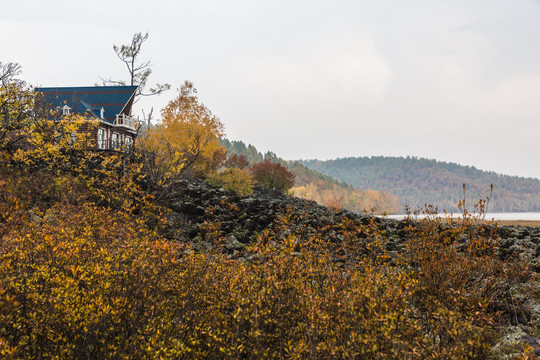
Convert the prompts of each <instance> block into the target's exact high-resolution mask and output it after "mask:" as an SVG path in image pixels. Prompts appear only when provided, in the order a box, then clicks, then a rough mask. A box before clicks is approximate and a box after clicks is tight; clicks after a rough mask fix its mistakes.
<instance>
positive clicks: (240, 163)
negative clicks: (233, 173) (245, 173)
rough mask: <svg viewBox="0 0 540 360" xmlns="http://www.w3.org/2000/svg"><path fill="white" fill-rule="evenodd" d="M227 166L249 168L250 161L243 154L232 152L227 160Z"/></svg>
mask: <svg viewBox="0 0 540 360" xmlns="http://www.w3.org/2000/svg"><path fill="white" fill-rule="evenodd" d="M225 167H227V168H238V169H247V168H249V161H248V160H247V159H246V157H245V156H244V155H242V154H232V155H230V156H229V157H228V158H227V161H225Z"/></svg>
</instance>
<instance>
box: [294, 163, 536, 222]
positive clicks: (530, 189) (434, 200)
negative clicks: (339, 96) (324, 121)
mask: <svg viewBox="0 0 540 360" xmlns="http://www.w3.org/2000/svg"><path fill="white" fill-rule="evenodd" d="M301 163H302V164H303V165H305V166H307V167H308V168H310V169H313V170H317V171H320V172H322V173H324V174H328V175H330V176H333V177H335V178H336V179H339V180H341V181H345V182H347V183H349V184H352V185H353V186H358V187H361V188H363V189H377V190H382V191H387V192H390V193H392V194H395V195H396V196H397V197H398V198H399V199H400V205H401V206H404V205H409V206H411V207H413V208H414V207H423V206H424V205H425V204H431V205H434V206H437V207H438V208H439V210H441V211H442V210H443V209H446V210H447V211H454V212H455V211H457V210H458V209H457V204H458V201H459V200H461V199H463V184H466V199H467V202H468V204H471V208H472V204H473V203H474V202H475V201H476V200H478V199H480V198H484V197H486V196H488V195H489V193H490V185H491V184H493V195H492V199H491V201H490V205H489V209H488V210H489V211H492V212H517V211H533V212H534V211H540V180H538V179H533V178H523V177H517V176H508V175H501V174H498V173H495V172H492V171H491V172H489V171H482V170H479V169H477V168H475V167H472V166H462V165H458V164H455V163H446V162H441V161H436V160H430V159H423V158H417V157H384V156H373V157H348V158H342V159H336V160H328V161H319V160H303V161H301Z"/></svg>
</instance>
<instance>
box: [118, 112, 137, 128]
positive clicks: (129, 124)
mask: <svg viewBox="0 0 540 360" xmlns="http://www.w3.org/2000/svg"><path fill="white" fill-rule="evenodd" d="M113 125H114V126H118V127H123V128H126V129H128V130H131V131H134V132H136V131H137V130H138V129H139V120H137V119H135V118H133V117H131V116H129V115H124V114H118V115H116V119H115V120H114V123H113Z"/></svg>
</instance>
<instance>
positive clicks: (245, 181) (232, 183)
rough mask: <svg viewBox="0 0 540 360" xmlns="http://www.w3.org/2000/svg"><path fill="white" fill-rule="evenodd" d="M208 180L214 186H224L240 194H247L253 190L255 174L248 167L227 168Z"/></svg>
mask: <svg viewBox="0 0 540 360" xmlns="http://www.w3.org/2000/svg"><path fill="white" fill-rule="evenodd" d="M208 182H209V183H210V184H212V185H214V186H222V187H223V188H224V189H225V190H228V191H232V192H234V193H236V194H238V195H239V196H246V195H249V194H251V193H252V192H253V189H252V186H253V176H252V175H251V173H250V172H249V170H246V169H238V168H227V169H223V170H222V171H220V172H217V173H216V174H214V175H211V176H209V177H208Z"/></svg>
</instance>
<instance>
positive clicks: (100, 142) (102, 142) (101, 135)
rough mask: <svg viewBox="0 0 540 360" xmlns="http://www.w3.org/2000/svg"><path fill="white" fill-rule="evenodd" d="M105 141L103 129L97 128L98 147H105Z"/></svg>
mask: <svg viewBox="0 0 540 360" xmlns="http://www.w3.org/2000/svg"><path fill="white" fill-rule="evenodd" d="M106 148H107V143H106V141H105V129H103V128H99V129H98V149H106Z"/></svg>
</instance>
